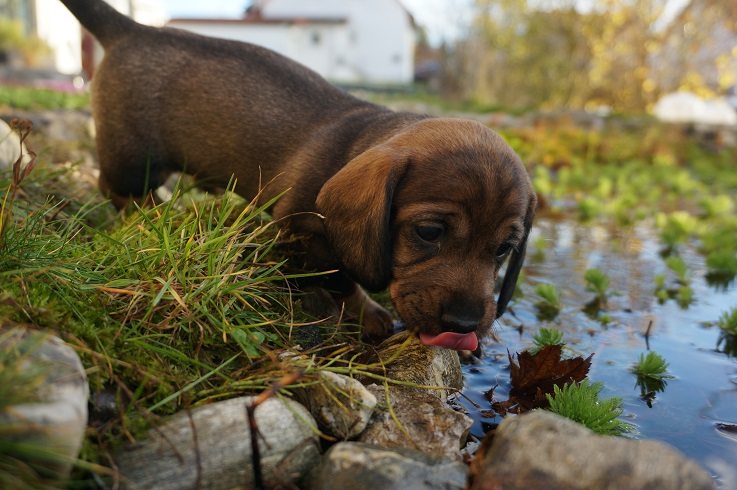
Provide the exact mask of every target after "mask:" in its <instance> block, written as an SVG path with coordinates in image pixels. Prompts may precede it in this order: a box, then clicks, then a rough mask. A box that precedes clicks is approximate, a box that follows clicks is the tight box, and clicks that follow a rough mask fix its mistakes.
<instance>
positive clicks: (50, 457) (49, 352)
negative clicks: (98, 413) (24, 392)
mask: <svg viewBox="0 0 737 490" xmlns="http://www.w3.org/2000/svg"><path fill="white" fill-rule="evenodd" d="M0 350H2V351H3V352H4V353H5V354H4V357H5V360H6V362H7V364H5V365H4V366H0V369H8V371H7V372H6V373H7V374H6V376H11V373H10V370H15V371H16V373H20V372H21V371H25V373H26V374H28V375H29V376H30V377H29V378H28V379H26V382H27V384H28V385H36V384H37V385H38V387H37V388H34V389H33V390H31V391H33V392H35V393H34V394H33V395H34V396H33V398H34V401H32V402H25V403H19V404H15V405H10V406H6V407H5V409H0V434H2V438H3V439H4V440H5V443H6V447H10V451H11V454H12V455H13V457H14V458H16V459H18V460H20V461H24V462H26V463H31V464H32V465H33V466H35V467H36V468H37V471H38V472H39V473H40V474H41V475H42V476H44V477H47V478H52V479H56V480H63V479H64V478H66V476H68V474H69V472H70V471H71V468H72V465H73V462H74V461H75V460H76V459H77V456H78V453H79V450H80V448H81V446H82V440H83V438H84V433H85V429H86V428H87V399H88V394H89V388H88V385H87V376H86V374H85V370H84V367H83V366H82V362H81V360H80V359H79V356H78V355H77V353H76V352H75V351H74V349H72V348H71V347H69V346H68V345H67V344H66V343H64V341H62V340H61V339H59V338H58V337H55V336H53V335H50V334H48V333H44V332H40V331H37V330H33V329H30V328H28V327H26V326H18V325H16V326H14V327H1V326H0ZM5 379H8V378H5ZM24 379H25V378H24ZM15 381H16V382H17V381H18V380H17V379H16V380H15ZM2 406H3V404H0V407H2ZM11 434H12V435H11ZM16 445H17V446H18V447H20V446H23V447H24V448H25V449H24V450H23V451H19V452H17V454H16V453H15V452H14V450H13V447H14V446H16ZM0 486H1V485H0Z"/></svg>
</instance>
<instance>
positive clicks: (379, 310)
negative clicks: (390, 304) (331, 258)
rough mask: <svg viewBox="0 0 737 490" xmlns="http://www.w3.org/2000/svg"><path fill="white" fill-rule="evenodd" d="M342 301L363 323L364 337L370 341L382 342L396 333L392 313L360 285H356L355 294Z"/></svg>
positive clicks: (347, 311) (346, 309) (347, 310)
mask: <svg viewBox="0 0 737 490" xmlns="http://www.w3.org/2000/svg"><path fill="white" fill-rule="evenodd" d="M341 301H342V302H343V304H344V305H345V311H346V313H348V314H349V315H350V316H351V317H354V318H357V319H358V320H359V321H360V322H361V324H362V325H363V332H362V333H363V337H364V338H365V340H367V341H368V342H371V343H373V342H377V341H379V342H380V341H382V340H384V339H387V338H389V337H391V336H392V334H393V333H394V323H393V319H392V315H391V313H389V312H388V311H386V309H384V307H382V306H381V305H380V304H379V303H377V302H376V301H374V300H373V299H372V298H371V297H370V296H369V295H368V294H366V292H365V291H364V290H363V289H361V288H360V287H356V290H355V292H354V293H353V294H351V295H350V296H348V297H346V298H343V299H342V300H341Z"/></svg>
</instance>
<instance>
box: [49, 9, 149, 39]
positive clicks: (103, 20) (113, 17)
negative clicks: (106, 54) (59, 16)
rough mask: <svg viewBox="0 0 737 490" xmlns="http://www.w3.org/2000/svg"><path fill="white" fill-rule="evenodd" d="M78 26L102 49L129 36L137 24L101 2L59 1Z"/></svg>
mask: <svg viewBox="0 0 737 490" xmlns="http://www.w3.org/2000/svg"><path fill="white" fill-rule="evenodd" d="M61 3H63V4H64V5H65V6H66V8H68V9H69V11H70V12H71V13H72V15H74V16H75V17H76V18H77V20H78V21H79V23H80V24H82V25H83V26H84V27H85V28H86V29H87V30H88V31H90V32H91V33H92V35H93V36H95V38H97V40H98V41H100V44H102V46H103V47H105V46H108V45H109V44H111V43H112V42H114V41H115V40H116V39H118V38H120V37H122V36H124V35H126V34H129V33H130V32H131V30H132V29H135V28H136V27H137V26H139V25H140V24H138V23H137V22H135V21H134V20H132V19H130V18H128V17H126V16H125V15H123V14H121V13H120V12H118V11H117V10H115V9H114V8H113V7H111V6H110V5H108V4H107V3H106V2H104V1H103V0H61Z"/></svg>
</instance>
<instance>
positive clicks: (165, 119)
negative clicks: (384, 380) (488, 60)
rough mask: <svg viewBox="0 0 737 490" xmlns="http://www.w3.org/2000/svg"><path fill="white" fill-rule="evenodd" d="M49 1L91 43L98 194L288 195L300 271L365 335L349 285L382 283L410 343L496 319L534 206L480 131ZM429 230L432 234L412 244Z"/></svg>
mask: <svg viewBox="0 0 737 490" xmlns="http://www.w3.org/2000/svg"><path fill="white" fill-rule="evenodd" d="M62 3H64V4H65V5H66V6H67V7H68V8H69V9H70V10H71V11H72V13H74V14H75V16H77V18H78V19H79V20H80V22H82V24H83V25H84V26H85V27H86V28H87V29H88V30H89V31H90V32H92V33H93V34H94V35H95V36H96V37H97V38H98V39H99V40H100V41H101V43H102V44H103V46H104V48H105V57H104V60H103V62H102V64H101V65H100V67H99V68H98V70H97V72H96V74H95V77H94V80H93V86H92V106H93V112H94V116H95V124H96V126H97V146H98V154H99V161H100V171H101V175H100V187H101V189H102V190H103V191H104V192H105V193H106V194H107V195H108V196H110V197H111V199H112V200H113V202H114V203H115V204H116V205H117V206H118V207H124V206H125V205H126V204H127V203H128V202H129V201H130V200H131V199H138V200H144V196H146V195H148V193H149V191H151V190H155V189H156V188H157V187H158V186H160V185H161V184H162V183H163V182H164V180H165V179H166V177H167V176H168V175H169V174H170V173H171V172H177V171H184V172H186V173H188V174H192V175H194V176H195V177H196V178H197V179H198V180H199V181H201V182H202V183H204V184H206V185H208V186H211V187H215V186H221V187H224V186H225V185H227V184H228V182H229V181H230V179H231V178H232V177H235V179H236V186H235V190H236V191H237V192H238V193H239V194H241V195H243V196H244V197H247V198H253V197H255V196H259V197H258V199H259V201H260V202H266V201H267V200H269V199H272V198H273V197H274V196H277V195H278V194H280V193H282V192H283V191H285V190H287V189H288V190H289V191H288V192H287V193H286V194H285V196H284V197H282V198H281V199H280V200H279V201H278V202H277V204H276V205H275V206H274V207H273V209H272V210H271V212H272V214H273V217H274V218H275V219H278V220H280V223H282V225H283V226H284V227H286V228H287V229H288V230H289V232H291V233H294V234H299V235H304V236H305V237H306V240H305V241H304V243H305V245H304V251H305V252H306V257H307V266H308V267H309V268H311V269H315V270H331V269H339V271H340V272H338V273H337V274H334V275H333V277H332V278H330V280H329V284H328V286H329V287H330V288H331V289H332V290H333V296H334V298H335V299H336V300H337V301H338V302H339V303H340V302H345V305H346V306H347V307H348V308H349V309H350V310H352V311H353V313H355V314H357V315H358V314H362V316H363V323H364V328H365V332H366V333H367V334H369V335H375V336H380V337H383V336H386V335H388V334H389V333H390V332H391V328H392V326H391V316H390V315H389V313H387V312H386V311H385V310H384V309H383V308H382V307H380V306H379V305H378V304H376V303H375V302H373V301H372V300H370V299H369V298H368V296H366V295H365V293H364V292H363V291H362V290H361V289H360V288H359V287H357V286H356V284H355V282H358V283H359V284H362V285H363V286H365V287H366V288H368V289H370V290H380V289H384V288H386V287H387V286H388V287H389V291H390V293H391V297H392V303H393V305H394V308H395V309H396V311H397V313H398V315H399V317H400V318H401V320H402V321H403V322H404V324H405V326H406V327H407V328H410V329H412V330H413V331H415V332H423V333H427V334H438V333H440V332H442V331H455V332H460V333H466V332H469V331H476V332H477V333H478V334H479V335H483V334H484V333H487V332H488V331H489V329H490V328H491V325H492V323H493V322H494V320H495V319H496V318H497V317H498V316H499V315H500V314H501V313H502V312H503V310H504V308H505V306H506V304H507V302H508V301H509V299H510V298H511V294H512V291H513V290H514V285H515V283H516V279H517V275H518V273H519V270H520V267H521V264H522V260H523V257H524V252H525V246H526V241H527V235H528V233H529V230H530V226H531V225H532V219H533V215H534V211H535V203H536V200H535V193H534V191H533V189H532V185H531V183H530V180H529V178H528V176H527V174H526V171H525V168H524V166H523V165H522V163H521V162H520V160H519V158H518V157H517V155H515V153H514V152H513V151H512V150H511V148H510V147H509V146H508V145H507V144H506V143H505V142H504V141H503V140H502V139H501V138H500V137H499V136H498V135H496V134H495V133H494V132H493V131H492V130H490V129H489V128H487V127H485V126H483V125H481V124H479V123H476V122H472V121H466V120H460V119H442V118H433V117H430V116H427V115H420V114H413V113H401V112H400V113H397V112H393V111H390V110H389V109H386V108H383V107H380V106H377V105H373V104H370V103H368V102H365V101H361V100H358V99H356V98H354V97H352V96H350V95H348V94H346V93H344V92H343V91H341V90H339V89H337V88H335V87H334V86H332V85H331V84H329V83H327V82H326V81H325V80H323V79H322V78H321V77H320V76H318V75H317V74H316V73H314V72H312V71H310V70H308V69H307V68H305V67H303V66H301V65H299V64H298V63H295V62H293V61H290V60H288V59H287V58H284V57H282V56H280V55H278V54H276V53H274V52H272V51H269V50H267V49H264V48H261V47H258V46H254V45H250V44H245V43H239V42H234V41H226V40H219V39H213V38H207V37H202V36H198V35H195V34H191V33H186V32H183V31H179V30H175V29H156V28H151V27H145V26H142V25H139V24H137V23H135V22H133V21H131V20H129V19H127V18H126V17H124V16H122V15H120V14H118V13H117V12H115V11H114V10H113V9H112V8H110V7H109V6H107V5H106V4H104V2H102V1H101V0H62ZM267 183H268V185H266V184H267ZM323 217H324V218H323ZM431 228H435V229H436V230H435V232H436V231H437V228H440V229H441V233H440V236H439V238H438V239H437V240H429V241H428V240H425V239H423V238H422V237H421V236H420V234H421V233H425V234H427V232H428V230H429V229H431ZM426 238H427V237H426ZM510 246H511V249H512V250H511V260H510V263H509V266H508V267H507V273H506V277H505V280H504V283H503V286H502V290H501V292H500V296H499V300H498V301H494V286H495V283H496V280H497V275H498V273H499V268H500V267H501V265H502V262H503V260H504V259H505V258H506V255H505V254H504V253H503V252H505V251H506V250H508V249H509V247H510Z"/></svg>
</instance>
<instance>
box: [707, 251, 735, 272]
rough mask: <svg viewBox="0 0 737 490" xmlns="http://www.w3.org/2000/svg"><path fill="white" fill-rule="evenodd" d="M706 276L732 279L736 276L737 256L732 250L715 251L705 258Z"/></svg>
mask: <svg viewBox="0 0 737 490" xmlns="http://www.w3.org/2000/svg"><path fill="white" fill-rule="evenodd" d="M706 267H707V269H708V272H707V274H708V275H710V276H718V277H724V278H729V279H732V278H734V276H737V254H735V251H734V250H715V251H714V252H711V253H710V254H709V255H707V256H706Z"/></svg>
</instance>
